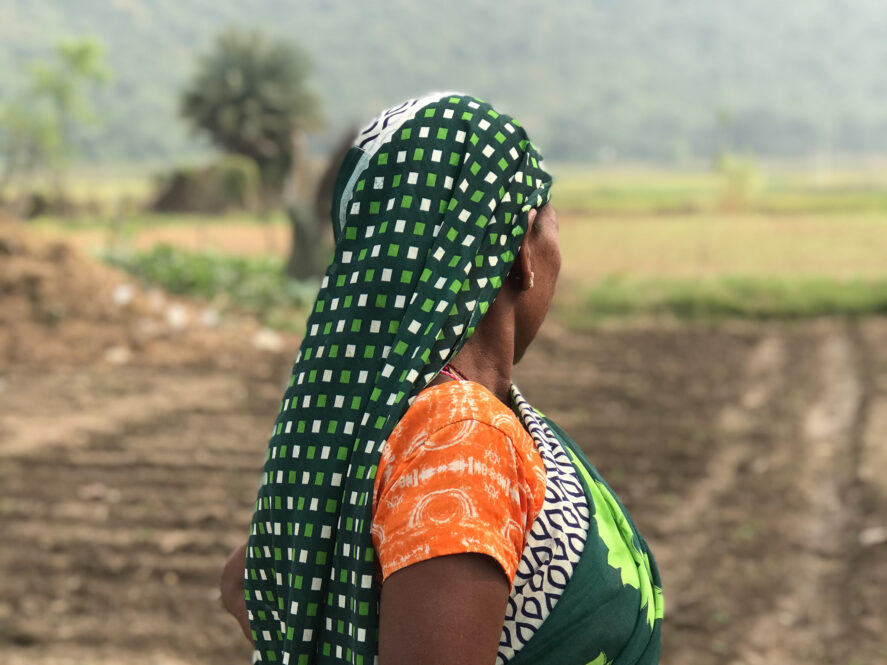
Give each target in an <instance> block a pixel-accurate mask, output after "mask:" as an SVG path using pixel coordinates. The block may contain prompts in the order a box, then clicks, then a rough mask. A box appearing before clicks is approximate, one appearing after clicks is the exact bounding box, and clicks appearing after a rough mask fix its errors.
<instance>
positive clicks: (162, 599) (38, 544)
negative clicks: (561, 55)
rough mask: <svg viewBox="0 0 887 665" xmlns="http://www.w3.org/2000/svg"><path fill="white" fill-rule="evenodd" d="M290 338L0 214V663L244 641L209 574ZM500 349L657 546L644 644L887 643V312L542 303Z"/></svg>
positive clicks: (823, 658)
mask: <svg viewBox="0 0 887 665" xmlns="http://www.w3.org/2000/svg"><path fill="white" fill-rule="evenodd" d="M297 344H298V340H297V339H295V338H294V337H291V336H280V335H276V334H274V333H271V332H270V331H265V330H262V329H260V328H259V327H258V325H257V324H255V323H254V322H251V321H249V320H241V321H231V320H227V319H225V320H221V321H219V320H218V317H217V316H216V315H214V314H213V313H212V312H211V311H208V310H207V309H206V308H205V307H204V306H202V305H201V304H199V303H191V302H185V301H180V300H173V299H171V298H169V297H167V296H165V295H163V294H160V293H144V292H142V291H141V290H139V289H137V288H134V287H132V286H130V285H129V284H128V282H127V280H126V278H125V277H124V276H122V275H120V274H119V273H116V272H114V271H113V270H109V269H107V268H104V267H103V266H100V265H97V264H96V263H94V262H93V261H92V260H90V259H88V258H86V257H85V256H84V255H82V254H81V253H79V252H78V251H75V250H72V249H71V248H70V247H69V246H67V245H59V244H52V243H46V242H45V241H39V242H38V241H35V240H34V239H33V238H28V237H26V236H23V235H22V234H21V233H20V232H19V231H18V230H17V229H16V228H15V227H13V226H12V225H10V224H8V223H7V224H3V223H0V534H2V541H0V542H2V544H0V663H2V664H3V665H24V664H25V663H28V664H29V665H33V664H38V665H62V664H68V663H70V664H75V663H76V664H77V665H80V664H96V665H99V664H100V665H108V664H111V663H115V664H117V663H127V664H131V665H142V664H146V665H147V664H156V665H173V664H179V663H181V664H184V663H188V664H195V663H213V664H225V663H231V664H234V663H246V662H249V654H250V649H249V647H248V646H247V645H246V644H245V642H244V641H243V639H242V637H241V636H240V634H239V632H238V630H237V628H236V626H235V625H234V623H233V621H231V620H229V618H228V617H227V616H226V615H225V614H224V612H223V611H222V610H221V608H220V606H219V602H218V592H217V590H216V582H217V578H218V570H219V567H220V566H221V563H222V561H223V560H224V557H225V556H226V554H227V552H228V551H229V550H230V549H231V548H233V547H234V546H235V545H237V544H238V543H239V542H241V540H242V539H243V538H244V535H245V533H246V531H247V526H248V524H249V520H250V514H251V508H250V506H251V503H252V500H253V498H254V496H255V490H256V486H257V482H258V475H259V474H258V472H259V469H260V466H261V463H262V457H263V453H264V448H265V444H266V439H267V434H268V432H269V430H270V427H271V423H272V421H273V419H274V415H275V413H276V410H277V407H278V400H279V398H280V395H281V394H282V389H283V385H284V382H285V381H286V379H287V377H288V374H289V367H290V364H291V362H292V358H293V357H294V355H295V351H296V348H297ZM518 369H519V371H518V372H517V380H518V382H519V383H520V385H521V386H522V388H523V390H524V392H525V393H526V394H527V395H528V397H529V398H530V399H532V400H534V401H535V403H536V404H537V405H538V406H539V407H540V408H541V409H542V410H543V411H545V412H547V413H548V414H549V415H551V416H553V417H554V418H555V419H556V420H558V421H559V422H560V423H561V424H562V425H563V426H564V427H565V429H567V431H569V432H570V433H571V434H572V435H573V436H574V438H575V439H576V440H577V441H580V442H581V443H582V444H583V445H584V447H585V449H586V450H587V452H588V454H589V456H590V458H591V459H592V461H593V462H594V463H595V464H596V465H597V466H598V467H599V468H600V470H601V471H602V473H603V474H604V476H605V477H606V478H607V479H608V480H609V481H610V483H611V484H612V485H613V486H614V488H615V489H616V491H617V493H618V494H619V495H620V496H621V498H622V499H623V500H624V502H625V503H626V504H627V506H628V507H629V510H630V511H631V512H632V514H633V516H634V518H635V521H636V522H637V523H638V525H639V527H640V528H641V530H642V531H643V532H644V533H645V535H646V537H647V540H648V541H649V542H650V544H651V547H652V548H653V550H654V553H655V554H656V556H657V559H658V561H659V566H660V570H661V572H662V576H663V579H664V582H665V594H666V623H665V628H664V631H663V632H664V649H663V659H662V662H663V663H665V664H667V665H715V664H719V665H720V664H723V663H727V664H733V665H738V664H740V663H743V664H745V665H757V664H759V663H760V664H764V663H767V664H768V665H770V664H774V663H775V664H778V665H795V664H797V665H801V664H804V665H819V664H823V665H824V664H825V663H842V664H843V663H846V664H848V665H850V664H854V665H879V664H883V663H887V593H884V589H887V445H885V439H887V321H885V320H884V319H870V320H864V321H859V322H841V321H817V322H812V323H803V324H793V325H787V324H786V325H776V324H768V325H750V324H729V325H721V326H717V327H700V326H674V325H665V324H660V325H650V324H644V325H640V324H638V325H632V326H620V327H614V328H605V329H599V330H595V331H592V332H584V333H572V332H567V331H563V330H559V329H557V328H556V327H554V326H549V328H548V329H547V330H545V331H543V335H542V336H541V338H540V339H539V340H538V341H537V343H536V344H535V345H534V347H533V348H532V349H531V352H530V354H528V357H527V358H526V359H525V360H524V362H523V363H522V364H521V366H519V368H518Z"/></svg>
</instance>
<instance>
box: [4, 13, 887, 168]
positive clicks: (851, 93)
mask: <svg viewBox="0 0 887 665" xmlns="http://www.w3.org/2000/svg"><path fill="white" fill-rule="evenodd" d="M419 7H420V6H419V5H418V4H417V3H415V2H414V1H413V0H389V1H388V2H386V3H385V5H384V12H380V7H379V6H377V5H375V4H371V3H349V2H327V1H326V0H303V1H302V2H289V3H282V2H278V1H274V0H255V1H254V2H251V3H249V6H248V7H246V6H245V5H244V3H242V2H235V1H234V0H179V1H177V2H170V0H156V1H154V2H147V0H127V1H125V2H122V1H121V2H106V1H103V0H78V2H71V1H70V0H44V1H42V2H33V0H7V1H6V2H4V3H2V4H0V43H2V44H3V46H4V48H3V49H2V52H0V96H3V97H5V96H6V94H8V93H9V92H10V91H11V92H15V90H16V87H17V86H19V85H20V83H19V82H17V79H18V76H19V72H20V71H21V70H22V68H23V67H24V66H26V65H27V63H28V62H29V61H31V60H32V59H34V58H42V57H44V56H45V55H46V54H47V53H48V52H49V51H50V50H51V49H52V46H53V44H54V43H55V42H56V41H57V40H58V39H59V38H62V37H65V36H69V35H80V34H94V35H96V37H97V38H98V39H100V40H102V42H104V43H105V44H106V45H107V48H108V61H109V62H110V63H112V64H113V67H114V70H115V72H116V73H117V75H116V77H115V81H114V82H113V83H112V85H110V86H108V87H107V89H106V90H101V91H98V92H97V93H96V99H95V101H96V105H97V107H100V108H102V109H104V110H106V112H107V113H106V116H107V123H105V125H104V127H103V129H102V130H101V131H89V130H83V131H81V132H78V141H79V144H80V145H81V147H82V149H83V152H84V154H86V155H89V156H91V157H93V158H102V159H105V160H111V161H114V162H118V163H120V162H128V161H134V160H138V161H153V162H156V161H157V160H158V159H164V158H166V159H168V158H170V157H175V158H177V159H181V157H182V156H183V155H190V156H193V155H195V154H196V153H200V152H204V153H205V151H206V148H207V143H206V142H204V141H200V140H199V139H195V138H189V136H188V132H187V128H186V127H185V126H184V123H181V122H180V121H179V120H178V118H177V104H176V100H177V98H178V95H179V93H180V92H181V90H182V89H183V87H184V86H185V84H186V82H187V81H188V80H189V78H190V76H191V75H192V73H193V71H194V69H193V67H194V65H193V64H192V63H194V62H195V58H196V56H197V54H199V53H201V52H203V51H204V50H205V49H207V48H208V47H209V45H210V44H211V41H212V39H213V37H214V35H216V34H217V33H218V32H219V31H220V30H222V29H224V28H226V27H228V26H231V25H238V26H243V27H247V28H258V29H263V30H267V31H269V32H270V33H272V34H274V35H276V36H280V37H285V38H287V39H290V40H293V41H295V42H297V43H299V44H300V45H301V46H302V47H304V49H305V50H306V51H307V52H308V53H309V54H311V56H312V59H313V61H314V64H315V72H316V79H315V80H316V81H317V91H318V93H319V94H320V96H321V97H322V98H323V99H326V100H335V103H334V104H329V105H328V108H327V109H326V111H325V113H326V121H327V122H326V125H327V127H329V129H330V134H329V139H328V142H327V145H329V144H331V143H332V142H333V141H335V140H336V137H338V136H339V135H340V133H341V132H342V129H343V128H344V127H345V126H347V125H348V124H351V123H362V122H365V121H366V120H368V119H369V118H370V117H371V116H372V115H373V114H375V113H376V112H378V110H379V109H380V108H383V107H385V106H386V105H390V104H393V103H396V102H398V101H400V100H402V99H406V98H408V97H410V96H414V95H416V94H420V93H422V92H425V91H428V90H434V89H438V90H441V89H444V90H446V89H453V88H456V89H462V90H467V91H469V92H473V93H474V94H478V95H480V96H482V97H484V98H486V99H490V100H492V101H494V102H496V103H497V104H498V105H500V106H501V107H502V108H503V109H504V110H509V111H511V112H512V113H513V114H514V115H516V116H517V117H518V118H519V119H520V120H521V121H522V122H523V123H524V124H525V125H526V126H527V127H529V128H530V129H531V130H532V136H533V138H534V141H535V142H536V143H537V144H538V145H539V146H540V147H541V149H542V152H543V154H545V155H546V157H548V158H556V159H561V160H570V161H573V162H576V163H598V164H604V165H609V164H613V163H625V162H635V161H638V160H641V161H644V162H649V161H657V162H667V163H673V164H699V163H700V160H702V163H708V164H710V163H712V160H713V159H714V157H715V156H716V155H718V154H719V153H720V152H721V151H722V150H723V149H727V150H730V151H733V152H738V153H746V154H754V155H756V156H757V157H759V158H761V159H767V158H769V157H778V158H785V157H789V158H802V159H811V158H812V159H817V160H821V161H823V163H827V162H828V159H829V157H830V156H831V157H835V158H842V157H845V156H848V155H850V156H852V155H860V154H884V153H885V152H887V132H885V131H884V118H885V117H887V95H885V88H884V84H883V79H884V73H883V66H882V63H883V62H884V61H885V59H887V40H885V39H884V31H885V15H887V12H885V7H884V3H883V1H882V0H846V1H845V2H811V1H810V0H784V1H783V2H778V3H774V2H768V1H766V0H744V1H743V2H712V1H711V0H685V1H682V2H679V3H677V2H662V1H661V0H619V1H618V2H617V1H613V0H561V1H559V2H556V3H550V5H546V6H545V9H544V11H540V7H539V5H538V3H531V2H528V1H527V0H515V1H514V2H508V3H495V2H492V3H489V2H488V3H481V2H477V1H476V0H452V2H449V3H446V4H434V3H432V4H428V3H423V4H422V5H421V8H419ZM429 26H434V29H433V31H430V30H429Z"/></svg>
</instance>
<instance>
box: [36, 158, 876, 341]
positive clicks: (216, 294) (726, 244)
mask: <svg viewBox="0 0 887 665" xmlns="http://www.w3.org/2000/svg"><path fill="white" fill-rule="evenodd" d="M556 173H557V174H558V177H557V179H556V185H555V190H554V201H555V205H556V207H557V208H558V210H559V219H560V229H561V230H560V236H561V247H562V254H563V271H562V284H563V288H562V289H561V295H562V300H563V301H564V302H565V303H566V306H562V307H560V308H558V309H557V310H556V311H557V312H558V315H559V316H562V317H563V318H564V319H565V321H567V322H568V323H570V324H572V325H578V326H587V325H597V324H598V323H599V322H600V321H603V320H608V319H614V318H615V319H620V318H625V317H637V316H648V315H654V316H669V317H676V318H679V319H706V320H711V319H722V318H797V317H811V316H825V315H841V316H858V315H866V314H884V313H887V173H881V172H875V171H871V172H868V171H866V172H842V173H832V174H828V175H816V174H809V173H791V172H786V173H777V174H775V175H774V174H768V175H766V176H764V175H761V174H757V173H755V174H753V176H754V177H752V178H745V179H741V180H740V185H741V187H740V189H741V190H742V191H741V192H740V194H741V196H738V197H737V196H736V191H735V190H736V187H735V185H736V182H734V180H731V177H730V176H729V175H724V174H722V173H654V172H640V171H624V172H613V171H611V172H600V171H591V170H587V169H586V170H582V169H567V168H564V169H560V170H556ZM105 186H106V188H107V189H106V191H108V192H111V191H113V186H112V184H106V185H105ZM731 187H732V188H733V189H731ZM31 224H33V226H34V227H35V229H36V230H38V231H39V232H40V233H43V234H47V235H59V234H61V235H65V236H68V237H69V238H71V239H74V240H75V241H78V242H80V244H81V245H82V246H84V247H86V248H88V249H95V248H97V247H99V246H102V247H105V248H107V247H108V246H109V245H113V246H115V247H116V253H115V254H114V256H115V257H116V261H117V263H118V265H120V266H122V267H124V268H126V269H128V270H130V271H132V272H134V273H135V274H137V275H138V276H139V277H140V278H141V279H143V280H146V281H149V282H154V283H158V284H160V285H162V286H165V287H166V288H169V289H171V290H174V291H176V292H179V293H192V294H194V295H199V296H200V297H210V298H215V299H218V298H220V297H222V296H223V295H224V294H225V293H228V295H227V296H226V297H227V301H228V302H230V303H232V304H234V305H237V306H241V307H246V308H248V309H252V310H256V311H262V312H266V313H267V312H270V313H271V314H270V315H269V317H266V318H270V319H279V318H281V316H280V314H281V312H283V311H284V310H286V308H288V307H291V308H294V309H298V308H300V307H302V306H303V304H304V302H303V301H304V300H305V294H306V289H305V288H300V287H297V286H295V287H289V286H287V285H286V284H287V283H286V281H285V280H282V278H280V279H278V278H277V277H274V273H275V272H276V271H278V266H280V265H281V261H282V258H283V255H284V254H285V251H286V247H287V243H288V229H287V227H286V223H285V218H284V216H283V215H277V216H275V217H273V218H272V219H271V220H270V221H269V220H266V221H265V222H261V221H259V220H257V219H256V218H255V217H250V216H242V215H241V216H236V215H235V216H231V217H225V218H210V217H193V216H163V215H147V214H138V215H130V216H126V217H124V218H118V219H117V220H116V221H115V222H113V224H112V222H111V220H101V219H99V220H96V219H80V220H77V221H75V222H70V221H66V220H54V219H43V220H37V221H36V222H31ZM160 244H168V245H172V246H174V247H176V248H177V249H176V251H175V253H174V254H170V252H169V251H166V250H164V251H166V253H164V252H163V251H161V252H157V251H154V250H153V248H154V247H155V246H157V245H160ZM127 252H128V253H127ZM232 254H234V255H236V254H240V255H247V256H251V257H254V258H252V259H249V260H244V261H241V260H240V259H236V258H229V256H228V255H232ZM127 257H128V258H127ZM269 257H270V258H269ZM232 266H235V267H232ZM235 268H236V269H235ZM232 274H236V275H239V277H237V278H234V279H228V278H227V277H225V278H221V277H219V275H223V276H224V275H227V276H228V277H230V276H231V275H232ZM213 275H215V276H213ZM226 280H227V281H226ZM244 285H245V286H244ZM251 289H252V290H251ZM278 292H279V293H278ZM284 318H285V317H284Z"/></svg>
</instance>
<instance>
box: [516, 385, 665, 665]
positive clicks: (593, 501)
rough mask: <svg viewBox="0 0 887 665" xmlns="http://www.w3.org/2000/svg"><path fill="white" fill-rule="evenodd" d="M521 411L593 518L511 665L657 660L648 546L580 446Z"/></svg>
mask: <svg viewBox="0 0 887 665" xmlns="http://www.w3.org/2000/svg"><path fill="white" fill-rule="evenodd" d="M513 394H514V395H515V397H516V398H517V399H520V394H519V393H518V392H517V390H516V389H513ZM521 415H522V417H523V420H525V421H527V420H530V421H532V424H531V429H535V428H534V427H533V426H534V425H535V426H539V425H541V427H542V428H543V429H544V430H545V432H546V435H547V436H549V437H553V439H554V440H555V441H556V442H557V445H560V446H561V447H562V448H563V449H564V450H565V451H566V452H567V454H568V456H569V457H570V460H571V462H572V463H573V466H574V467H575V468H576V470H577V472H578V475H579V478H580V480H581V482H582V486H583V489H584V491H585V498H586V501H587V502H588V506H589V509H590V510H591V513H592V520H591V523H590V526H589V534H588V539H587V540H586V542H585V548H584V550H583V552H582V556H581V558H580V559H579V562H578V564H577V566H576V568H575V569H574V570H573V574H572V576H571V577H570V581H569V583H568V584H567V587H566V589H565V590H564V592H563V594H562V595H561V597H560V598H559V599H558V602H557V604H556V605H555V606H554V609H553V610H552V612H551V614H549V616H548V617H547V618H546V619H545V621H544V623H543V624H542V626H541V627H540V628H539V629H538V630H537V631H536V633H535V634H534V635H533V637H532V638H531V639H530V641H529V642H528V643H527V644H525V645H524V646H523V648H522V649H521V650H520V651H519V652H518V653H517V654H516V655H515V657H514V658H512V659H511V660H509V661H508V662H509V665H655V664H656V663H658V662H659V650H660V644H661V630H662V618H663V613H664V609H665V606H664V601H663V597H662V585H661V582H660V579H659V571H658V569H657V567H656V562H655V560H654V559H653V555H652V554H651V553H650V549H649V547H648V546H647V543H646V542H645V541H644V539H643V538H642V537H641V535H640V533H639V532H638V530H637V528H636V527H635V525H634V523H633V522H632V520H631V518H630V517H629V516H628V512H627V511H626V510H625V508H624V507H623V506H622V504H621V503H620V502H619V500H618V499H617V498H616V495H615V494H614V493H613V491H612V490H611V489H610V487H609V486H608V485H607V484H606V483H605V482H604V480H603V478H601V476H600V474H599V473H598V471H597V469H595V468H594V467H593V466H592V465H591V463H590V462H589V461H588V459H587V458H586V456H585V454H584V453H583V452H582V450H581V449H580V448H579V446H578V445H577V444H576V443H575V442H574V441H573V440H572V439H571V438H570V437H569V436H567V434H566V433H565V432H564V431H563V430H562V429H561V428H560V427H559V426H558V425H556V424H555V423H554V422H553V421H552V420H550V419H548V418H545V417H542V416H539V418H538V420H537V419H536V418H534V416H533V415H527V414H521ZM639 608H640V609H639Z"/></svg>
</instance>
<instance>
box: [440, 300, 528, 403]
mask: <svg viewBox="0 0 887 665" xmlns="http://www.w3.org/2000/svg"><path fill="white" fill-rule="evenodd" d="M507 313H508V312H507V308H504V307H500V308H497V307H496V303H495V302H494V303H493V306H491V307H490V309H489V310H488V311H487V313H486V315H485V316H484V318H483V319H481V322H480V324H479V325H478V327H477V330H475V331H474V334H473V335H472V336H471V339H469V340H468V341H467V342H465V346H463V347H462V349H461V350H460V351H459V353H458V354H457V355H456V357H455V358H453V360H452V361H451V362H450V366H451V367H452V368H453V369H455V370H456V372H458V373H459V374H460V375H462V376H463V377H464V378H466V379H468V380H469V381H474V382H475V383H479V384H481V385H482V386H484V387H485V388H486V389H487V390H489V391H490V392H491V393H493V394H494V395H495V396H496V397H497V398H499V400H500V401H501V402H502V403H504V404H506V405H507V404H510V403H511V367H512V364H513V362H514V319H513V317H509V316H507Z"/></svg>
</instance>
